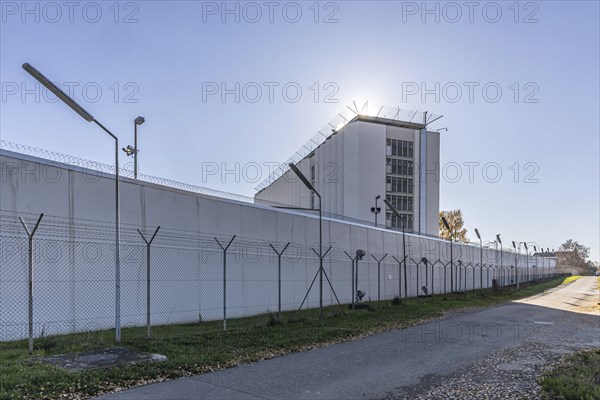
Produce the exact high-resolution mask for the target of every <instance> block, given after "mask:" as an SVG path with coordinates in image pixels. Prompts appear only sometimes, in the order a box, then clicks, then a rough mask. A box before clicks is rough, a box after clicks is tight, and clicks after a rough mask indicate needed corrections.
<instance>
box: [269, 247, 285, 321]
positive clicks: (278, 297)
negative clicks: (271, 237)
mask: <svg viewBox="0 0 600 400" xmlns="http://www.w3.org/2000/svg"><path fill="white" fill-rule="evenodd" d="M289 245H290V242H288V243H287V244H286V245H285V247H284V248H283V250H281V253H280V252H278V251H277V250H276V249H275V247H273V245H272V244H271V243H269V246H271V248H272V249H273V251H274V252H275V254H277V302H278V303H277V321H279V320H280V318H281V256H282V255H283V253H285V251H286V249H287V248H288V246H289Z"/></svg>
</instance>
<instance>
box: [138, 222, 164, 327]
mask: <svg viewBox="0 0 600 400" xmlns="http://www.w3.org/2000/svg"><path fill="white" fill-rule="evenodd" d="M159 229H160V226H158V227H157V228H156V230H155V231H154V234H153V235H152V237H151V238H150V240H146V237H145V236H144V234H143V233H142V231H140V230H139V229H138V230H137V231H138V233H139V234H140V236H141V237H142V239H143V240H144V242H145V243H146V339H150V246H151V245H152V242H153V241H154V238H155V237H156V234H157V233H158V230H159Z"/></svg>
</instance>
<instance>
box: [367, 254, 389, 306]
mask: <svg viewBox="0 0 600 400" xmlns="http://www.w3.org/2000/svg"><path fill="white" fill-rule="evenodd" d="M387 255H388V253H385V254H384V255H383V257H381V259H380V260H378V259H377V257H375V256H374V255H373V254H371V257H373V259H374V260H375V261H377V301H381V262H382V261H383V259H384V258H386V257H387Z"/></svg>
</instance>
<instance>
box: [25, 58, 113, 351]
mask: <svg viewBox="0 0 600 400" xmlns="http://www.w3.org/2000/svg"><path fill="white" fill-rule="evenodd" d="M23 69H24V70H25V71H27V73H29V74H30V75H31V76H32V77H34V78H35V79H36V80H37V81H38V82H40V83H41V84H42V85H44V86H45V87H46V88H47V89H48V90H49V91H50V92H52V93H53V94H54V95H55V96H56V97H58V98H59V99H61V100H62V101H63V102H64V103H65V104H66V105H67V106H69V107H70V108H71V109H72V110H73V111H75V112H76V113H77V114H79V115H80V116H81V117H82V118H83V119H85V120H86V121H87V122H94V123H95V124H96V125H98V126H99V127H100V128H101V129H102V130H103V131H105V132H106V133H107V134H108V135H109V136H110V137H111V138H113V140H114V141H115V270H116V271H115V342H116V343H121V264H120V257H119V244H120V221H119V219H120V215H119V214H120V210H119V138H117V136H115V135H114V134H113V133H112V132H111V131H109V130H108V129H107V128H106V127H105V126H104V125H102V124H101V123H100V122H98V121H97V120H96V119H95V118H94V117H93V116H92V115H91V114H90V113H89V112H87V111H86V110H85V109H84V108H83V107H81V106H80V105H79V104H77V102H76V101H75V100H73V99H72V98H71V97H69V96H68V95H67V94H66V93H65V92H63V91H62V90H61V89H60V88H59V87H58V86H56V85H55V84H54V83H52V81H50V79H48V78H46V77H45V76H44V75H43V74H42V73H41V72H40V71H38V70H37V69H35V68H34V67H33V66H32V65H31V64H29V63H25V64H23Z"/></svg>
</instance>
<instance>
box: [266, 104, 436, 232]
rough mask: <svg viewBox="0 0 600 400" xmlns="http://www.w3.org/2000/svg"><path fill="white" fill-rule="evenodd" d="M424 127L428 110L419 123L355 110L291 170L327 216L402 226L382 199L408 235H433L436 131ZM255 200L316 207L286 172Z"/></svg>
mask: <svg viewBox="0 0 600 400" xmlns="http://www.w3.org/2000/svg"><path fill="white" fill-rule="evenodd" d="M427 125H428V122H427V113H424V114H422V122H421V123H419V122H408V121H402V120H398V119H392V118H385V117H380V116H368V115H362V114H358V113H357V114H356V115H355V116H354V117H353V118H352V119H351V120H349V121H348V122H347V123H346V124H345V125H343V126H342V127H340V128H339V129H332V133H331V134H330V135H329V136H328V137H327V138H326V140H325V141H324V142H323V143H321V144H320V145H319V146H317V147H316V148H315V149H314V150H312V151H311V152H310V153H309V154H307V155H306V156H305V157H303V158H302V159H301V160H300V161H298V162H297V163H296V165H297V167H298V168H299V169H300V171H302V173H303V174H304V175H305V176H306V177H307V178H309V179H310V181H311V183H312V184H313V186H314V188H315V189H316V190H317V192H319V193H320V194H321V196H322V202H323V204H322V210H323V212H324V214H325V215H329V216H330V217H333V218H339V219H347V220H354V221H361V222H370V223H372V224H375V223H377V224H378V226H385V227H387V228H390V229H401V227H402V221H401V220H400V219H399V218H398V217H397V216H396V215H394V214H392V212H391V211H390V210H388V209H387V207H386V206H385V204H384V203H383V201H382V199H383V198H387V199H388V200H389V201H390V202H391V203H392V204H393V205H394V206H395V208H396V209H397V210H398V211H399V212H400V213H401V214H402V215H403V217H404V218H405V221H406V230H407V231H412V232H415V233H419V234H425V235H434V236H437V235H438V233H439V225H438V219H439V194H440V189H439V187H440V185H439V173H440V163H439V159H440V134H439V132H433V131H429V130H428V129H427ZM377 196H380V198H379V199H378V200H376V199H375V198H376V197H377ZM255 201H256V202H257V203H261V202H262V203H267V204H268V203H275V204H281V205H290V206H294V207H305V208H318V207H319V204H318V198H317V197H316V196H315V194H314V193H311V191H310V190H308V189H307V188H306V187H305V186H304V185H303V184H302V183H301V182H300V181H299V180H298V179H297V177H296V176H295V174H294V173H293V172H292V171H290V170H288V171H285V172H284V173H282V174H281V175H280V176H278V177H277V178H275V179H272V181H270V182H268V184H266V185H263V187H261V188H260V190H259V191H258V193H257V194H256V195H255ZM376 202H377V207H378V208H380V210H381V212H380V213H378V214H376V213H375V212H374V210H373V209H372V208H374V207H376V205H375V204H376ZM376 218H377V219H376ZM376 221H377V222H376Z"/></svg>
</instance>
